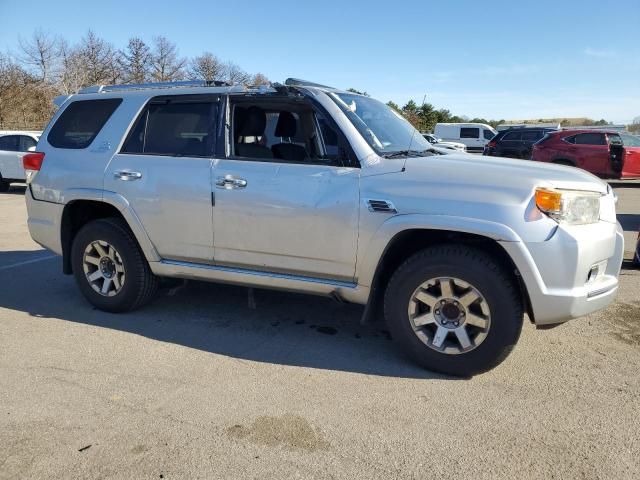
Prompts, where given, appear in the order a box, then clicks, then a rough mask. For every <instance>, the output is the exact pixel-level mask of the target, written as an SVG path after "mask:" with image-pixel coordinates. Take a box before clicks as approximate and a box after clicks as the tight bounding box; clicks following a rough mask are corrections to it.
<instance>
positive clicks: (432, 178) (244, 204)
mask: <svg viewBox="0 0 640 480" xmlns="http://www.w3.org/2000/svg"><path fill="white" fill-rule="evenodd" d="M57 103H58V104H59V107H60V108H59V109H58V111H57V113H56V114H55V115H54V117H53V119H52V120H51V122H50V124H49V126H48V127H47V129H46V130H45V131H44V133H43V135H42V137H41V139H40V141H39V143H38V147H37V152H33V153H29V154H27V155H25V157H24V167H25V170H26V175H27V181H28V190H27V192H26V201H27V207H28V212H29V219H28V225H29V230H30V232H31V236H32V237H33V238H34V240H35V241H37V242H38V243H40V244H41V245H43V246H45V247H46V248H48V249H50V250H52V251H54V252H56V253H58V254H60V255H62V260H63V271H64V273H66V274H73V275H74V276H75V278H76V280H77V283H78V287H79V288H80V291H81V292H82V293H83V295H84V296H85V297H86V298H87V300H88V301H89V302H91V303H92V304H93V305H94V306H96V307H97V308H99V309H102V310H105V311H109V312H126V311H129V310H132V309H135V308H138V307H140V306H142V305H143V304H145V303H146V302H148V301H149V300H151V299H152V298H153V296H154V292H155V291H156V288H157V285H158V279H159V278H160V277H178V278H185V279H197V280H208V281H213V282H222V283H232V284H239V285H246V286H253V287H263V288H275V289H283V290H290V291H296V292H306V293H312V294H320V295H328V296H333V297H334V298H336V299H340V300H343V301H347V302H354V303H358V304H362V305H366V308H365V310H364V316H365V317H366V318H372V317H374V316H375V315H376V314H377V313H381V312H383V313H384V317H385V319H386V322H387V324H388V328H389V330H390V332H391V335H392V337H393V339H394V340H395V341H396V342H397V343H398V344H399V346H400V349H401V350H402V351H404V352H405V353H406V354H408V355H409V356H410V357H412V358H413V359H414V360H415V361H416V362H418V363H419V364H421V365H423V366H424V367H426V368H428V369H431V370H436V371H440V372H444V373H449V374H454V375H472V374H475V373H479V372H482V371H485V370H487V369H489V368H492V367H493V366H495V365H497V364H498V363H500V362H501V361H502V360H503V359H504V358H505V357H506V356H507V355H508V353H509V352H510V351H511V349H512V348H513V346H514V345H515V343H516V341H517V340H518V337H519V335H520V331H521V328H522V322H523V317H524V314H525V313H526V314H527V315H528V318H529V319H530V320H531V321H532V322H534V323H535V324H536V325H538V326H549V325H553V324H557V323H560V322H564V321H566V320H569V319H571V318H574V317H579V316H582V315H585V314H587V313H590V312H593V311H595V310H598V309H601V308H603V307H605V306H607V305H608V304H609V303H611V301H612V300H613V298H614V296H615V293H616V290H617V287H618V274H619V270H620V266H621V263H622V255H623V237H622V233H621V229H620V226H619V225H618V224H617V222H616V214H615V205H614V203H615V202H614V195H613V192H612V191H611V189H610V188H609V187H608V186H607V185H606V184H605V183H603V182H602V181H601V180H599V179H597V178H596V177H594V176H592V175H591V174H589V173H586V172H584V171H581V170H578V169H575V168H570V167H566V166H559V165H547V164H541V163H534V162H522V161H514V160H509V159H503V158H492V157H485V158H474V157H472V156H469V155H465V154H456V153H453V154H451V155H439V154H438V152H437V151H434V150H433V149H432V148H431V146H430V144H429V142H428V141H427V140H425V139H424V138H423V136H422V135H420V133H419V132H417V131H416V130H415V129H414V128H413V127H412V126H411V125H410V124H409V123H408V122H407V121H405V120H404V119H403V118H402V117H401V116H400V115H398V114H397V113H395V112H394V111H393V110H391V109H389V108H388V107H387V106H385V105H384V104H383V103H381V102H379V101H377V100H374V99H372V98H368V97H365V96H360V95H357V94H353V93H349V92H345V91H340V90H337V89H334V88H330V87H325V86H322V85H317V84H313V83H310V82H304V81H301V80H294V79H289V80H287V81H286V82H285V84H284V85H281V84H274V85H273V86H270V87H260V88H248V87H242V86H229V85H220V84H208V83H198V82H195V83H194V82H183V83H169V84H148V85H126V86H97V87H90V88H87V89H85V90H83V91H81V92H80V93H79V94H76V95H72V96H69V97H62V98H59V99H57Z"/></svg>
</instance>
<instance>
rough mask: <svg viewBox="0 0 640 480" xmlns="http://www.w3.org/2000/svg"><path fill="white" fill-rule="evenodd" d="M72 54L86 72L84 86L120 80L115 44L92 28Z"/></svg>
mask: <svg viewBox="0 0 640 480" xmlns="http://www.w3.org/2000/svg"><path fill="white" fill-rule="evenodd" d="M72 54H73V55H74V56H75V57H76V58H75V60H76V61H79V62H80V65H81V66H82V67H84V70H85V73H86V78H85V81H84V82H83V85H82V86H88V85H102V84H111V83H117V81H118V80H119V78H120V69H119V68H118V62H117V56H116V54H115V51H114V49H113V46H112V45H111V44H110V43H108V42H106V41H104V40H103V39H101V38H100V37H98V36H97V35H96V34H95V33H93V31H92V30H89V31H88V32H87V34H86V35H85V36H84V37H83V38H82V40H81V42H80V45H79V46H78V47H77V48H75V49H73V50H72ZM76 67H78V65H76Z"/></svg>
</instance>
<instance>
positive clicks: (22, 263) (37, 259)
mask: <svg viewBox="0 0 640 480" xmlns="http://www.w3.org/2000/svg"><path fill="white" fill-rule="evenodd" d="M56 257H58V255H47V256H46V257H41V258H33V259H31V260H25V261H24V262H18V263H12V264H11V265H5V266H4V267H0V271H2V270H9V269H10V268H15V267H21V266H22V265H28V264H30V263H36V262H43V261H45V260H51V259H52V258H56Z"/></svg>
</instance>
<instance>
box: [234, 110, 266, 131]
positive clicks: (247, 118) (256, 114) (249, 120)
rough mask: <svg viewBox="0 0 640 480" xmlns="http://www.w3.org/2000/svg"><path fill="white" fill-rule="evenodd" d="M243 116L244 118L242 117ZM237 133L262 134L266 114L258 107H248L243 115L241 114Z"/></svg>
mask: <svg viewBox="0 0 640 480" xmlns="http://www.w3.org/2000/svg"><path fill="white" fill-rule="evenodd" d="M242 117H244V118H242ZM238 120H239V122H238V123H239V127H238V132H236V133H237V135H240V136H242V137H257V136H260V135H264V128H265V126H266V125H267V116H266V114H265V113H264V110H262V109H261V108H260V107H249V108H248V109H247V110H246V113H244V115H241V116H240V118H239V119H238Z"/></svg>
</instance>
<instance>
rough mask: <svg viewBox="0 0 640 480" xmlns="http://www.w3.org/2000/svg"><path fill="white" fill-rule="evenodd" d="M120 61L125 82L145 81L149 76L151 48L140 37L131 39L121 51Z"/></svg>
mask: <svg viewBox="0 0 640 480" xmlns="http://www.w3.org/2000/svg"><path fill="white" fill-rule="evenodd" d="M118 61H119V63H120V69H121V71H122V80H123V82H124V83H144V82H146V81H147V79H148V78H149V69H150V68H151V50H150V49H149V47H148V46H147V44H146V43H144V41H142V40H141V39H140V38H138V37H133V38H130V39H129V43H128V44H127V48H126V49H125V50H122V51H121V52H120V55H119V58H118Z"/></svg>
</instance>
